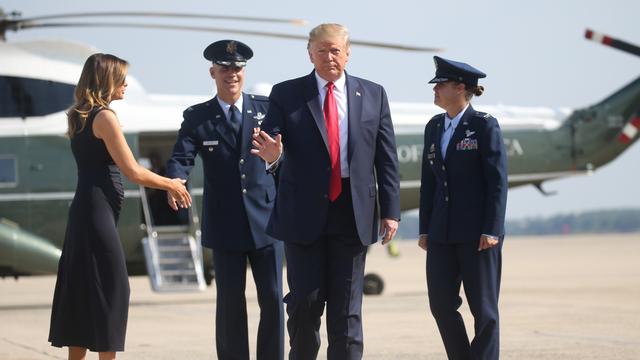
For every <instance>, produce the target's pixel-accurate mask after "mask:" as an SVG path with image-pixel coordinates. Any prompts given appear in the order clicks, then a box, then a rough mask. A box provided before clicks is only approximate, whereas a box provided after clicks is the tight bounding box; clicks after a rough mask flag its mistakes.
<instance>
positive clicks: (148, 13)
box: [17, 11, 307, 26]
mask: <svg viewBox="0 0 640 360" xmlns="http://www.w3.org/2000/svg"><path fill="white" fill-rule="evenodd" d="M77 17H81V18H85V17H155V18H158V17H164V18H187V19H209V20H233V21H250V22H270V23H284V24H292V25H298V26H301V25H306V24H307V21H306V20H302V19H278V18H268V17H252V16H233V15H209V14H191V13H178V12H160V11H144V12H143V11H126V12H125V11H105V12H103V11H96V12H84V13H67V14H52V15H43V16H36V17H32V18H25V19H17V21H24V22H35V21H42V20H52V19H69V18H77Z"/></svg>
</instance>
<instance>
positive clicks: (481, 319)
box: [427, 236, 503, 360]
mask: <svg viewBox="0 0 640 360" xmlns="http://www.w3.org/2000/svg"><path fill="white" fill-rule="evenodd" d="M479 240H480V237H479V236H478V241H479ZM502 243H503V238H502V237H501V238H500V243H499V244H498V245H497V246H495V247H493V248H490V249H487V250H483V251H478V242H474V243H468V244H466V243H465V244H443V243H437V242H429V243H428V246H427V287H428V293H429V306H430V308H431V313H432V314H433V317H434V318H435V320H436V323H437V325H438V329H439V330H440V336H441V337H442V341H443V342H444V346H445V350H446V352H447V356H448V358H449V359H464V360H467V359H498V357H499V347H500V343H499V340H500V338H499V314H498V295H499V292H500V276H501V268H502ZM461 284H462V285H463V286H464V292H465V295H466V298H467V302H468V304H469V308H470V310H471V314H472V315H473V318H474V330H475V336H474V338H473V340H472V341H471V342H469V337H468V336H467V332H466V330H465V326H464V322H463V320H462V316H461V315H460V313H459V312H458V308H459V307H460V305H462V298H461V297H460V285H461Z"/></svg>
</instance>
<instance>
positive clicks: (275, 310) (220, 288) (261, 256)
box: [213, 241, 284, 360]
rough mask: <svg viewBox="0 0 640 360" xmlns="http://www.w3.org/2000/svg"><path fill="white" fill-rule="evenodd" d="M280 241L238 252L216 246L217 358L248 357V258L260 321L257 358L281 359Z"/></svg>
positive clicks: (231, 359)
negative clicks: (246, 295)
mask: <svg viewBox="0 0 640 360" xmlns="http://www.w3.org/2000/svg"><path fill="white" fill-rule="evenodd" d="M282 256H283V249H282V243H281V242H279V241H278V242H276V243H274V244H271V245H268V246H265V247H263V248H261V249H257V250H252V251H247V252H240V251H226V250H219V249H216V250H214V251H213V266H214V271H215V282H216V351H217V354H218V359H220V360H236V359H237V360H249V358H250V357H249V339H248V330H247V301H246V298H245V288H246V277H247V261H248V262H249V264H250V265H251V271H252V274H253V278H254V280H255V283H256V290H257V295H258V305H259V306H260V323H259V325H258V341H257V349H256V354H257V357H256V359H258V360H282V359H284V307H283V303H282Z"/></svg>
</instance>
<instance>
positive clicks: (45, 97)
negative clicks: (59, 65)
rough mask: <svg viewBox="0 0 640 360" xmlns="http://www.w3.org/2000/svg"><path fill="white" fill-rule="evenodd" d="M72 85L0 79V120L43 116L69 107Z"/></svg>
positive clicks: (9, 77)
mask: <svg viewBox="0 0 640 360" xmlns="http://www.w3.org/2000/svg"><path fill="white" fill-rule="evenodd" d="M74 89H75V86H74V85H70V84H64V83H59V82H55V81H50V80H40V79H29V78H23V77H13V76H0V118H6V117H21V118H25V117H29V116H44V115H48V114H52V113H56V112H60V111H64V110H66V109H68V108H69V107H70V106H71V105H72V104H73V91H74Z"/></svg>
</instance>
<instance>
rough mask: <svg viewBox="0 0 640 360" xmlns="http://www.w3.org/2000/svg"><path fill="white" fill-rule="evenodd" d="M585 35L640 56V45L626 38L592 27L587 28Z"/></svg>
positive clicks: (592, 39)
mask: <svg viewBox="0 0 640 360" xmlns="http://www.w3.org/2000/svg"><path fill="white" fill-rule="evenodd" d="M584 37H585V38H587V39H589V40H591V41H595V42H599V43H601V44H603V45H608V46H611V47H612V48H615V49H618V50H622V51H624V52H627V53H629V54H632V55H636V56H640V47H638V46H636V45H634V44H631V43H629V42H626V41H624V40H620V39H616V38H613V37H611V36H608V35H605V34H602V33H599V32H595V31H593V30H591V29H587V30H586V31H585V33H584Z"/></svg>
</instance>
